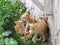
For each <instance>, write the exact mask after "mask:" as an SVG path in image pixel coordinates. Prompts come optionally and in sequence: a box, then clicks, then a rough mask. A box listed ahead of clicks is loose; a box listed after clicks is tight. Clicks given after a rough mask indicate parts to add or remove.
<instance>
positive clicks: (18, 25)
mask: <svg viewBox="0 0 60 45" xmlns="http://www.w3.org/2000/svg"><path fill="white" fill-rule="evenodd" d="M15 23H16V25H15V26H14V28H15V30H16V31H17V32H18V33H19V34H20V35H24V34H25V30H24V29H25V27H24V23H23V21H21V20H19V21H16V22H15Z"/></svg>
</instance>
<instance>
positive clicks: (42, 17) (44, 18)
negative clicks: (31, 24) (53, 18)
mask: <svg viewBox="0 0 60 45" xmlns="http://www.w3.org/2000/svg"><path fill="white" fill-rule="evenodd" d="M39 19H43V20H44V21H45V23H46V24H47V25H48V19H47V18H46V17H45V16H41V17H39Z"/></svg>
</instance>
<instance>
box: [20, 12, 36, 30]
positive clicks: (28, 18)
mask: <svg viewBox="0 0 60 45" xmlns="http://www.w3.org/2000/svg"><path fill="white" fill-rule="evenodd" d="M21 20H23V21H26V22H27V24H26V29H25V31H29V26H28V24H29V23H37V20H36V19H35V18H33V17H31V16H30V15H29V13H27V12H25V13H24V14H23V15H22V16H21Z"/></svg>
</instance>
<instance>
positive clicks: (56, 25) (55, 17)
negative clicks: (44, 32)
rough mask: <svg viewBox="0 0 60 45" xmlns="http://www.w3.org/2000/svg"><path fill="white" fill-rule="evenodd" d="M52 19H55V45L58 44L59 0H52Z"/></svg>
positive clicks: (59, 27)
mask: <svg viewBox="0 0 60 45" xmlns="http://www.w3.org/2000/svg"><path fill="white" fill-rule="evenodd" d="M53 10H54V11H53V12H54V21H55V29H54V35H55V37H54V38H55V40H54V44H55V45H60V0H55V1H54V9H53Z"/></svg>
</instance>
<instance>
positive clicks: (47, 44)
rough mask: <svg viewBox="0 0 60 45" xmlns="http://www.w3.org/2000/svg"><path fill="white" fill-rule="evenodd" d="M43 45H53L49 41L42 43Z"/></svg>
mask: <svg viewBox="0 0 60 45" xmlns="http://www.w3.org/2000/svg"><path fill="white" fill-rule="evenodd" d="M44 45H53V44H52V42H51V41H48V42H46V43H44Z"/></svg>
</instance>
